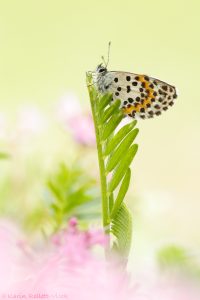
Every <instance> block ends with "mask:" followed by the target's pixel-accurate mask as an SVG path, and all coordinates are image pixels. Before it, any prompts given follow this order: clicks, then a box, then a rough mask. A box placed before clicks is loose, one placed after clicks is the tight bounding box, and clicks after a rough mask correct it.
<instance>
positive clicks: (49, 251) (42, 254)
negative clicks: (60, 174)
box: [0, 218, 200, 300]
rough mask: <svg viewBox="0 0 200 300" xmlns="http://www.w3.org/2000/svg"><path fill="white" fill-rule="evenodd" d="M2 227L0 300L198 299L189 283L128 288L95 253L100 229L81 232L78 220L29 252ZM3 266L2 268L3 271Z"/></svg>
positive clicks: (101, 239) (101, 243)
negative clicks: (35, 299) (16, 299)
mask: <svg viewBox="0 0 200 300" xmlns="http://www.w3.org/2000/svg"><path fill="white" fill-rule="evenodd" d="M8 225H9V224H5V225H4V224H1V226H0V251H1V252H0V266H1V268H0V275H1V278H2V279H1V284H0V295H3V296H4V298H8V296H9V297H10V298H11V297H12V298H14V296H15V298H17V297H18V298H22V297H24V298H37V299H38V298H47V299H50V300H53V299H55V298H56V299H58V298H62V299H73V300H79V299H80V300H86V299H87V300H93V299H96V300H100V299H105V300H108V299H109V300H114V299H115V300H198V299H199V295H200V294H199V289H198V288H196V287H195V286H192V285H191V284H190V282H187V281H183V282H182V283H180V281H172V280H161V279H159V280H157V281H152V280H151V279H149V278H142V279H141V280H137V281H140V283H137V284H131V283H130V278H129V275H128V274H127V273H126V272H125V271H123V270H122V269H120V268H119V267H117V263H115V265H114V263H108V262H106V261H105V260H104V258H103V257H102V256H101V255H97V254H96V255H95V254H94V253H93V249H94V246H95V247H96V246H98V247H99V249H101V250H103V249H104V247H105V246H106V245H107V242H108V239H107V237H106V236H105V235H104V234H103V232H102V231H101V230H95V229H93V230H87V231H80V230H79V229H78V224H77V220H76V219H74V218H73V219H71V220H70V221H69V225H68V229H65V230H63V231H62V232H59V233H58V234H56V235H55V236H53V237H52V239H51V240H50V241H49V243H48V244H47V245H43V246H42V247H41V246H40V247H37V248H36V249H31V248H30V247H29V246H28V244H27V243H26V242H23V241H22V239H21V238H20V241H18V242H17V235H19V232H18V231H16V230H15V229H14V227H13V226H10V225H9V226H8ZM2 266H3V268H2Z"/></svg>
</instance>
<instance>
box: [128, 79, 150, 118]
mask: <svg viewBox="0 0 200 300" xmlns="http://www.w3.org/2000/svg"><path fill="white" fill-rule="evenodd" d="M138 77H139V79H138V81H139V82H142V83H144V88H145V89H146V91H147V92H148V93H149V95H148V97H147V98H145V99H144V100H143V103H135V104H134V105H131V107H127V108H124V109H123V111H124V112H125V113H126V114H130V113H132V112H133V111H134V112H139V111H140V109H141V108H146V106H147V104H149V103H150V104H151V103H152V101H151V100H152V99H153V98H154V95H153V92H154V90H153V89H152V88H151V87H150V84H151V83H150V82H149V81H147V80H145V78H144V77H145V75H139V76H138Z"/></svg>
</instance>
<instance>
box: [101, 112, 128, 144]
mask: <svg viewBox="0 0 200 300" xmlns="http://www.w3.org/2000/svg"><path fill="white" fill-rule="evenodd" d="M123 117H124V114H123V113H122V112H119V113H118V114H116V115H114V116H113V117H112V118H110V120H109V121H108V123H107V124H106V125H105V126H104V129H103V133H102V141H105V140H106V139H107V138H108V137H109V136H110V135H111V133H113V131H114V130H115V128H116V127H117V126H118V125H119V123H120V122H121V120H122V119H123Z"/></svg>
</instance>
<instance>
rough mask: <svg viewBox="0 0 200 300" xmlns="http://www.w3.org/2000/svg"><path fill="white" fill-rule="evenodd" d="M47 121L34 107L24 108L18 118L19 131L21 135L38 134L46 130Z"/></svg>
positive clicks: (27, 106)
mask: <svg viewBox="0 0 200 300" xmlns="http://www.w3.org/2000/svg"><path fill="white" fill-rule="evenodd" d="M46 125H47V124H46V119H45V117H44V116H43V114H42V113H41V111H40V110H39V109H38V108H37V107H36V106H33V105H25V106H23V107H22V108H21V109H20V110H19V112H18V116H17V129H18V131H19V132H20V134H25V135H27V134H37V133H40V132H42V131H43V130H44V129H45V128H46Z"/></svg>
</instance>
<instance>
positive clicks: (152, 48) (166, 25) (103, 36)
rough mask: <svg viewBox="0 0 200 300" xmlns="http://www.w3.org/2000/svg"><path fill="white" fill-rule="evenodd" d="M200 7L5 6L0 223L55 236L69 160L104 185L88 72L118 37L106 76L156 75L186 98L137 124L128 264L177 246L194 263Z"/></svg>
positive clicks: (0, 64) (127, 1)
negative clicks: (52, 206) (56, 203)
mask: <svg viewBox="0 0 200 300" xmlns="http://www.w3.org/2000/svg"><path fill="white" fill-rule="evenodd" d="M199 10H200V3H199V1H197V0H196V1H195V0H190V1H181V0H180V1H179V0H169V1H158V0H153V1H148V0H144V1H133V0H124V1H118V0H115V1H114V0H110V1H105V0H102V1H91V0H84V1H80V0H79V1H77V0H75V1H64V0H57V1H47V0H34V1H33V0H29V1H26V0H18V1H14V0H10V1H3V0H1V1H0V101H1V108H0V152H1V156H2V158H3V157H4V156H6V155H8V157H7V158H5V157H4V159H2V160H0V213H1V217H2V218H6V219H12V220H14V221H15V222H16V223H17V224H18V225H19V226H22V227H23V228H24V229H25V230H26V231H28V232H29V233H31V234H32V235H30V236H35V235H36V236H37V235H39V233H40V232H44V231H45V232H50V231H51V230H50V229H49V228H50V227H49V215H48V206H49V197H48V184H47V182H48V180H49V178H50V177H51V176H54V175H55V174H56V172H57V169H58V166H59V164H60V163H62V162H64V163H65V164H66V165H67V166H68V167H69V168H71V169H73V168H75V167H76V168H79V167H80V168H81V169H83V170H84V174H86V175H85V176H91V177H92V178H95V179H96V180H97V182H98V166H97V158H96V151H95V146H94V140H93V135H92V133H91V127H92V123H91V120H90V116H89V115H88V113H89V112H90V106H89V98H88V94H87V88H86V82H85V72H86V71H87V70H94V69H95V67H96V65H97V64H99V63H100V62H101V56H102V55H104V56H105V57H106V55H107V45H108V42H109V41H111V42H112V46H111V54H110V62H109V69H110V70H123V71H130V72H134V73H141V74H148V75H150V76H153V77H156V78H159V79H161V80H163V81H166V82H169V83H171V84H173V85H175V86H177V89H178V92H179V93H178V94H179V97H178V100H177V103H176V105H175V106H174V107H173V108H172V109H170V110H169V111H168V112H167V113H165V114H163V115H162V116H161V117H158V118H155V119H153V120H147V121H141V122H138V127H139V129H140V134H139V136H138V138H137V142H138V143H139V152H138V154H137V157H136V159H135V161H134V164H133V180H132V184H131V189H130V191H129V194H128V197H127V203H128V206H129V207H130V209H131V210H132V211H133V220H134V234H133V245H132V250H131V255H130V262H129V266H130V269H137V268H138V269H139V268H141V266H145V267H147V266H152V265H153V266H154V265H156V264H157V263H158V262H159V259H160V260H162V259H163V258H162V253H165V254H166V253H167V254H166V255H167V257H168V258H169V259H170V257H171V256H170V255H171V252H170V251H172V252H173V249H174V248H173V247H177V248H178V249H179V250H180V252H181V251H182V250H181V249H184V250H183V251H186V253H187V257H188V259H189V258H192V259H194V260H195V265H197V263H198V261H199V256H200V250H199V249H200V235H199V226H200V219H199V212H200V191H199V178H200V175H199V169H200V160H199V153H200V140H199V131H200V118H199V109H200V99H199V70H200V62H199V53H200V42H199V28H200V19H199ZM82 118H83V119H82ZM70 176H71V175H70ZM97 186H98V184H97ZM95 193H96V192H95ZM97 194H98V192H97ZM97 198H98V196H97ZM88 209H89V208H88ZM92 222H94V223H98V219H95V217H94V218H93V219H92ZM171 245H173V247H172V246H171ZM170 247H171V248H173V249H171V248H170ZM160 249H164V250H162V253H161V254H160V251H161V250H160ZM170 249H171V250H170ZM176 253H177V252H176ZM184 253H185V252H184ZM165 254H163V255H165ZM179 254H180V253H179ZM175 255H176V254H175ZM172 256H173V253H172ZM160 257H161V258H160Z"/></svg>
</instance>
